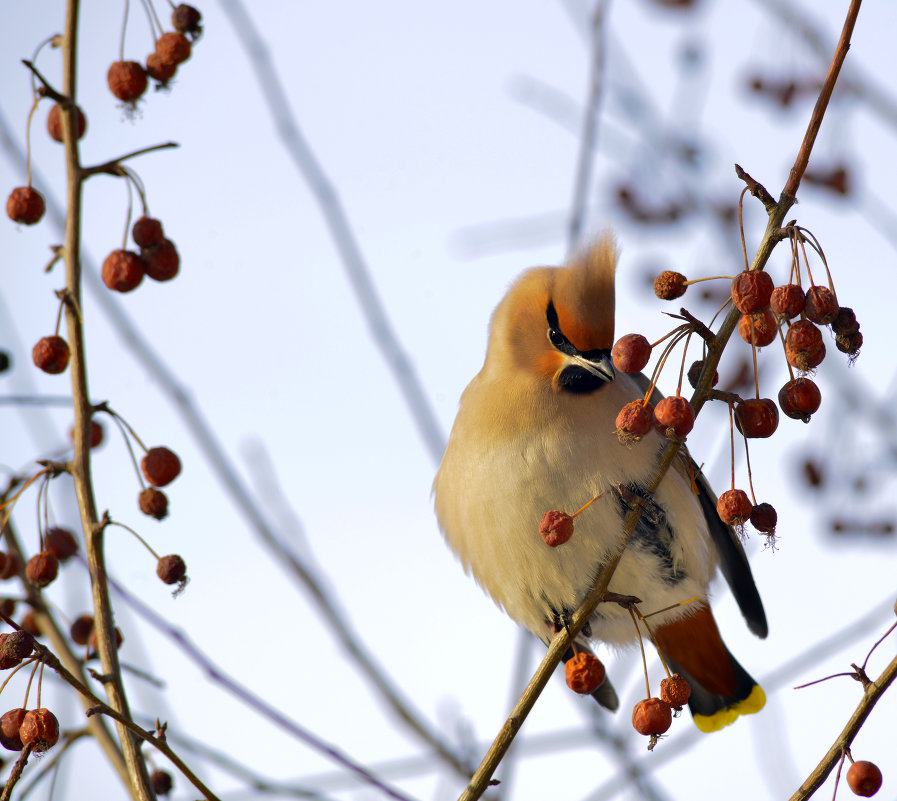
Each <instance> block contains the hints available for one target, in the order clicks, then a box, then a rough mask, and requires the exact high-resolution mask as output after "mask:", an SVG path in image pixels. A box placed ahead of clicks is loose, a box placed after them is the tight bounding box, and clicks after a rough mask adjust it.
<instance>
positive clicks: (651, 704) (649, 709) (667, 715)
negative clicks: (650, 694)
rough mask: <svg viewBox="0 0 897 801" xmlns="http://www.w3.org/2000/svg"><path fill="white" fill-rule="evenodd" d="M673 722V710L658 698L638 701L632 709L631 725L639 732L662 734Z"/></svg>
mask: <svg viewBox="0 0 897 801" xmlns="http://www.w3.org/2000/svg"><path fill="white" fill-rule="evenodd" d="M672 722H673V711H672V709H670V705H669V704H668V703H666V701H662V700H661V699H660V698H646V699H645V700H644V701H639V702H638V703H637V704H636V705H635V708H634V709H633V710H632V727H633V728H634V729H635V730H636V731H637V732H638V733H639V734H650V735H654V736H656V735H658V734H663V733H664V732H665V731H667V729H669V728H670V725H671V724H672Z"/></svg>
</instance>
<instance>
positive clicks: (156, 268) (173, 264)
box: [140, 238, 181, 281]
mask: <svg viewBox="0 0 897 801" xmlns="http://www.w3.org/2000/svg"><path fill="white" fill-rule="evenodd" d="M140 255H141V257H142V258H143V262H144V266H145V268H146V274H147V275H148V276H149V277H150V278H152V279H153V280H154V281H170V280H171V279H172V278H174V277H175V276H176V275H177V274H178V270H179V269H180V266H181V257H180V256H179V255H178V252H177V249H176V248H175V246H174V244H173V243H172V242H170V241H169V240H168V239H165V238H163V239H162V240H161V241H160V242H158V243H156V244H155V245H153V246H152V247H148V248H143V249H142V250H141V251H140Z"/></svg>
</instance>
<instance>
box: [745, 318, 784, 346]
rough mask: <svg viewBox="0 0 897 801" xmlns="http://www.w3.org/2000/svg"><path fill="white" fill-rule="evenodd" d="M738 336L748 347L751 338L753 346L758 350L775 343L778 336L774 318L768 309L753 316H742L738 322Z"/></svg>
mask: <svg viewBox="0 0 897 801" xmlns="http://www.w3.org/2000/svg"><path fill="white" fill-rule="evenodd" d="M738 334H739V336H740V337H741V338H742V339H743V340H744V341H745V342H747V343H748V344H749V345H750V344H751V337H752V336H753V343H754V345H755V346H756V347H758V348H765V347H766V346H767V345H769V344H771V343H773V342H775V338H776V337H777V336H778V334H779V326H778V324H777V323H776V316H775V315H774V314H773V313H772V312H771V311H770V310H769V309H764V310H763V311H759V312H755V313H754V314H742V315H741V319H740V320H739V321H738Z"/></svg>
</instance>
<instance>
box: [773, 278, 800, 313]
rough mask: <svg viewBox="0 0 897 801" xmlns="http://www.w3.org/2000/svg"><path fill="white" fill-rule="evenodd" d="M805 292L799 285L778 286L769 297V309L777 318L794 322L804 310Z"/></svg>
mask: <svg viewBox="0 0 897 801" xmlns="http://www.w3.org/2000/svg"><path fill="white" fill-rule="evenodd" d="M804 302H805V296H804V290H803V287H800V286H798V285H797V284H784V285H782V286H777V287H776V288H775V289H773V291H772V295H770V296H769V308H770V309H772V313H773V314H774V315H775V316H776V317H781V318H782V319H784V320H793V319H794V318H795V317H797V315H799V314H800V313H801V312H802V311H803V310H804Z"/></svg>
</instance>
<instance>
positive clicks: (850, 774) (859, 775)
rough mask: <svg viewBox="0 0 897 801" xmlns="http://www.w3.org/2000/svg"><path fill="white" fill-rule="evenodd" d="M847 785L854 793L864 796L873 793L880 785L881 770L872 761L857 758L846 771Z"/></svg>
mask: <svg viewBox="0 0 897 801" xmlns="http://www.w3.org/2000/svg"><path fill="white" fill-rule="evenodd" d="M847 786H848V787H849V788H850V789H851V790H852V791H853V793H854V795H861V796H863V797H865V798H868V797H869V796H872V795H875V794H876V793H877V792H878V790H879V788H880V787H881V771H880V770H879V769H878V765H876V764H875V763H874V762H867V761H866V760H864V759H861V760H857V761H856V762H854V763H853V764H852V765H851V766H850V770H848V771H847Z"/></svg>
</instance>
